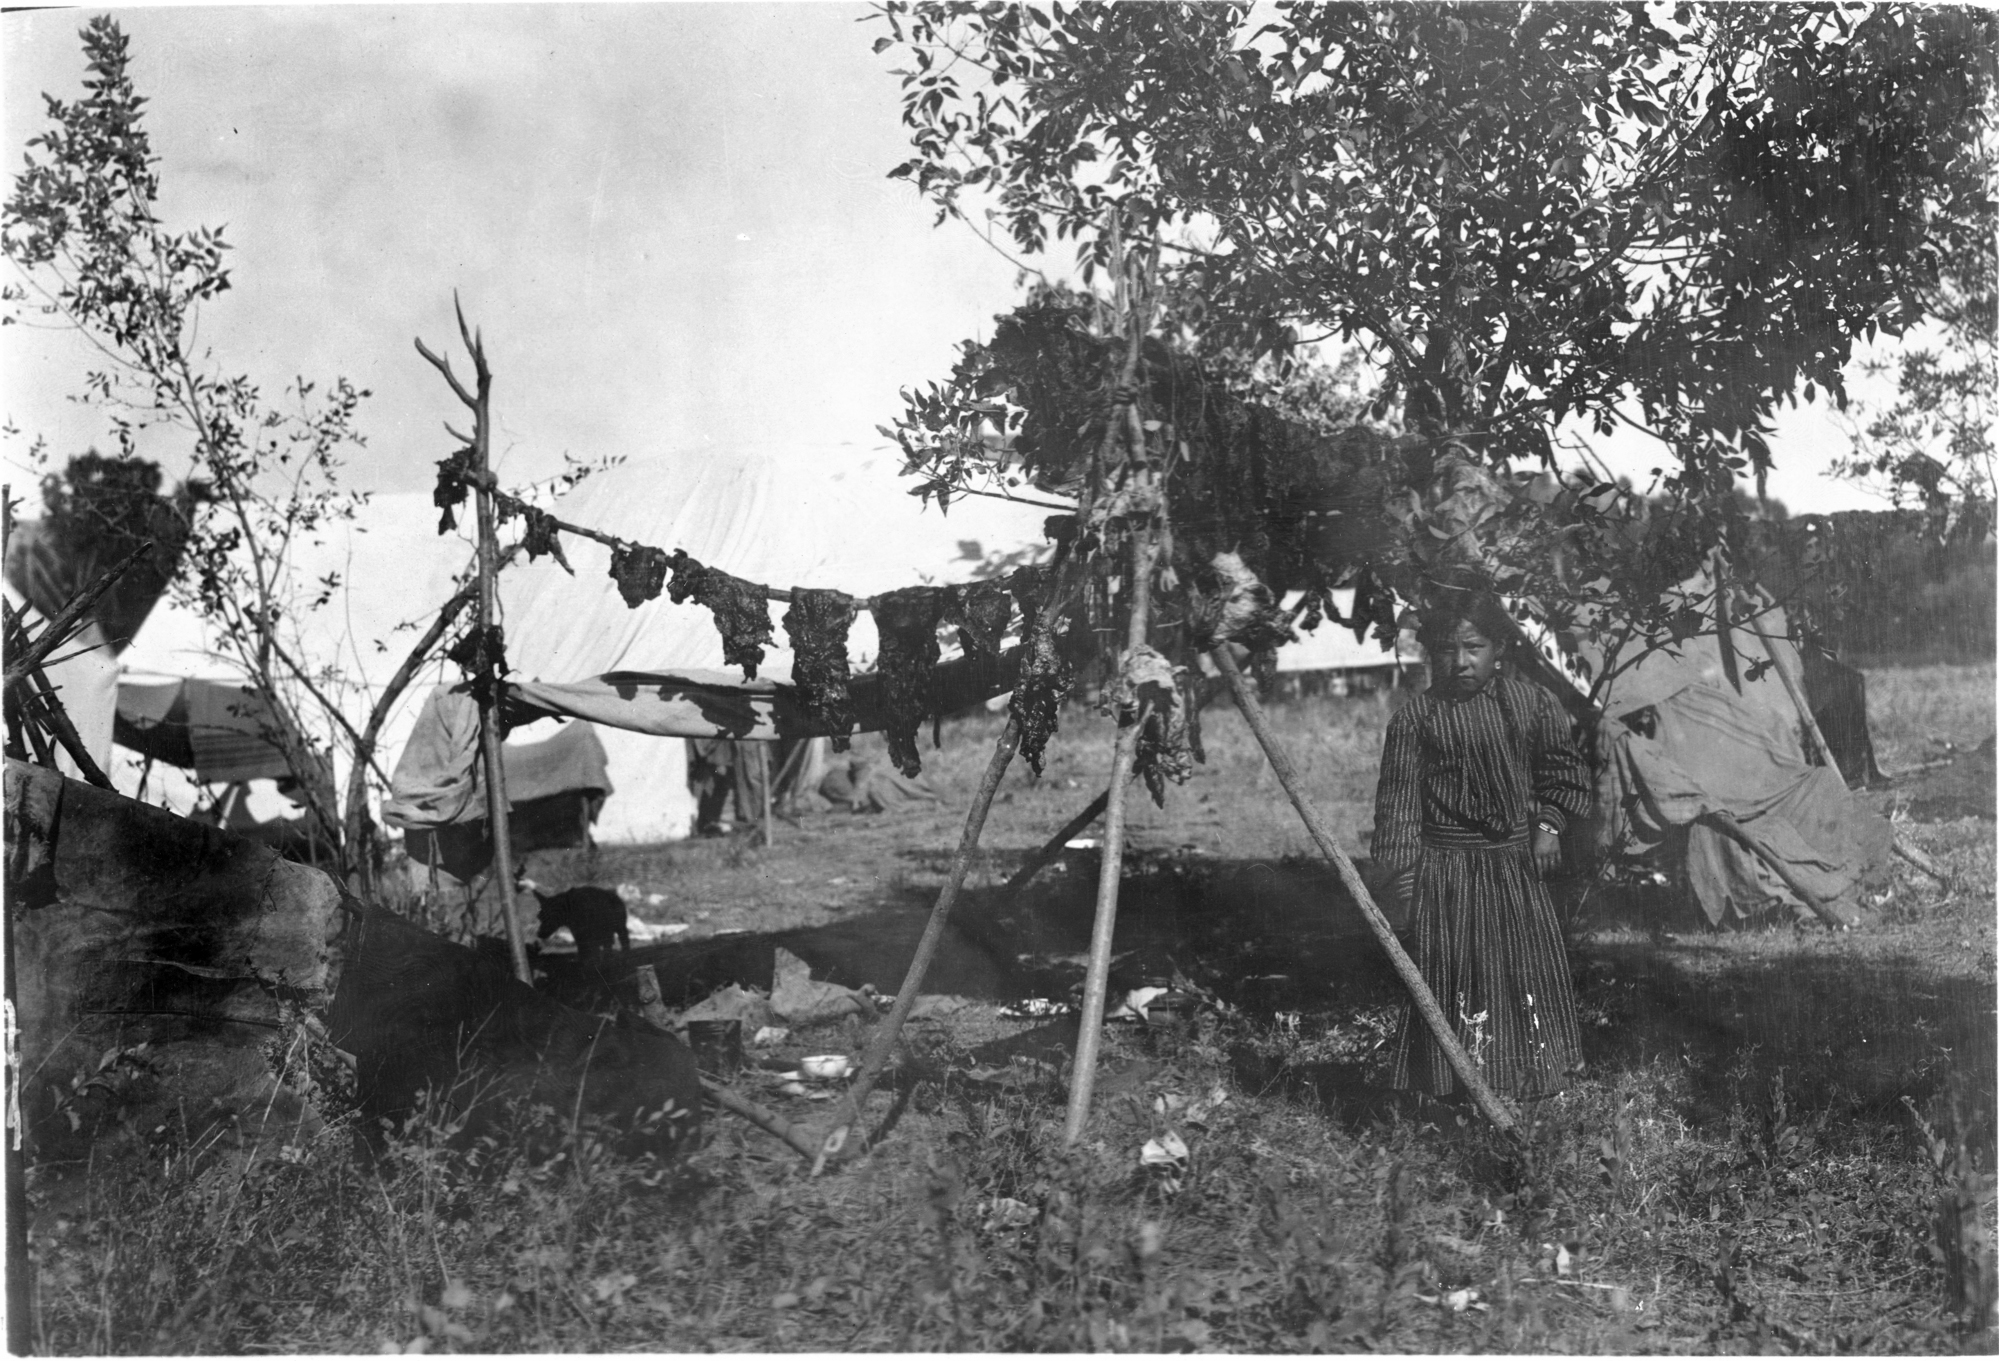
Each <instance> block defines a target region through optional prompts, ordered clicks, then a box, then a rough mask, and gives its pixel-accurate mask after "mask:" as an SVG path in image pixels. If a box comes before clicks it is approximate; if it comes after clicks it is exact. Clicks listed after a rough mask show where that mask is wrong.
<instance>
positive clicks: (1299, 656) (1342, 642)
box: [1277, 589, 1423, 675]
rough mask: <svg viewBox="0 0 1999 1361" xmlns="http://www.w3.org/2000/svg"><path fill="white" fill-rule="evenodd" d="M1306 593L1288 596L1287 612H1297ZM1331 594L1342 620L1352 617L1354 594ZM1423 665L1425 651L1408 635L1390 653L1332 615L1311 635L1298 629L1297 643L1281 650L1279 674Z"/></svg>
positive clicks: (1398, 669)
mask: <svg viewBox="0 0 1999 1361" xmlns="http://www.w3.org/2000/svg"><path fill="white" fill-rule="evenodd" d="M1302 594H1303V593H1302V592H1295V591H1294V592H1292V593H1291V594H1290V595H1288V596H1286V597H1285V598H1284V608H1285V609H1286V610H1287V611H1289V610H1291V609H1295V608H1296V607H1297V604H1298V601H1299V599H1300V598H1301V597H1302ZM1331 594H1332V604H1333V608H1334V609H1336V610H1338V611H1339V613H1340V615H1341V617H1343V618H1350V617H1351V616H1352V614H1353V597H1354V593H1353V591H1352V590H1351V589H1346V590H1338V591H1334V592H1332V593H1331ZM1422 664H1423V652H1422V649H1421V648H1419V647H1417V646H1416V643H1415V640H1414V639H1413V638H1411V637H1408V636H1406V634H1405V636H1403V637H1399V638H1397V639H1396V644H1395V649H1394V650H1393V651H1388V650H1386V649H1384V648H1383V647H1382V646H1381V644H1380V643H1378V642H1376V641H1375V640H1374V638H1373V636H1372V635H1370V636H1368V637H1366V638H1356V637H1354V632H1353V629H1352V627H1351V626H1349V625H1346V624H1341V623H1337V622H1335V621H1334V620H1333V619H1332V618H1331V617H1330V616H1329V617H1328V618H1327V619H1326V620H1325V621H1324V622H1323V623H1321V624H1320V625H1319V627H1318V628H1316V629H1314V630H1313V631H1312V632H1310V633H1307V632H1305V631H1304V630H1303V629H1300V630H1298V640H1297V641H1296V642H1292V643H1286V644H1285V645H1284V646H1282V647H1280V648H1278V649H1277V672H1278V674H1279V675H1288V674H1310V673H1312V672H1317V671H1349V672H1351V671H1401V670H1405V669H1407V668H1409V667H1415V666H1421V665H1422Z"/></svg>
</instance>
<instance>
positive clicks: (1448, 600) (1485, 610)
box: [1416, 591, 1513, 647]
mask: <svg viewBox="0 0 1999 1361" xmlns="http://www.w3.org/2000/svg"><path fill="white" fill-rule="evenodd" d="M1459 624H1470V625H1471V626H1472V627H1473V628H1474V629H1477V630H1478V632H1479V634H1480V636H1482V637H1484V638H1486V639H1487V640H1489V641H1491V642H1494V643H1497V644H1499V645H1501V646H1502V647H1503V646H1505V645H1506V644H1507V643H1508V642H1510V641H1511V640H1512V637H1513V622H1512V618H1511V616H1509V615H1508V614H1507V613H1506V607H1505V606H1504V605H1502V604H1500V603H1499V597H1498V596H1496V595H1494V594H1493V593H1492V592H1490V591H1445V592H1440V593H1439V595H1438V597H1437V598H1436V599H1435V600H1434V601H1432V602H1431V604H1430V605H1429V607H1428V608H1427V609H1425V610H1424V611H1423V616H1422V620H1421V622H1420V623H1419V624H1418V626H1417V630H1416V637H1417V640H1418V641H1419V642H1421V643H1423V644H1424V645H1426V646H1427V645H1429V644H1430V643H1431V642H1433V641H1434V640H1436V639H1438V638H1441V637H1443V636H1444V635H1445V634H1448V633H1449V632H1451V631H1452V630H1453V629H1455V628H1456V627H1457V626H1458V625H1459Z"/></svg>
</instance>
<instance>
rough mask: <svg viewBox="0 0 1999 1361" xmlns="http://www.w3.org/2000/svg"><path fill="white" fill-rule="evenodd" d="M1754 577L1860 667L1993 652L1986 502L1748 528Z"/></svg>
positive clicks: (1968, 658) (1987, 657) (1988, 657)
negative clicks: (1943, 509) (1798, 605)
mask: <svg viewBox="0 0 1999 1361" xmlns="http://www.w3.org/2000/svg"><path fill="white" fill-rule="evenodd" d="M1753 529H1754V531H1755V532H1754V533H1753V535H1752V542H1753V543H1754V545H1755V553H1754V556H1755V558H1756V560H1757V575H1758V577H1759V578H1760V579H1761V580H1762V581H1763V583H1764V584H1765V585H1767V586H1768V587H1770V589H1771V590H1772V591H1773V592H1775V593H1776V594H1777V595H1778V597H1779V598H1780V599H1784V600H1787V601H1795V602H1799V603H1801V604H1802V607H1803V608H1802V611H1801V613H1802V615H1803V617H1804V620H1805V623H1806V625H1807V626H1808V627H1809V628H1811V629H1812V630H1813V631H1814V632H1815V633H1817V634H1818V636H1819V637H1820V638H1821V639H1822V640H1823V641H1824V642H1825V643H1827V644H1828V645H1829V646H1831V647H1832V649H1833V650H1834V651H1835V652H1837V653H1838V654H1839V655H1840V656H1841V657H1842V658H1843V659H1845V660H1846V661H1848V662H1851V663H1854V664H1857V665H1861V666H1869V665H1875V666H1878V665H1901V664H1921V663H1940V662H1942V663H1948V662H1980V661H1984V662H1989V661H1992V660H1993V658H1994V655H1995V637H1994V627H1993V619H1994V610H1995V603H1996V602H1995V565H1994V548H1993V538H1992V518H1991V513H1990V508H1989V507H1986V506H1983V505H1979V504H1974V505H1972V506H1971V507H1969V508H1963V507H1960V508H1956V509H1955V510H1954V512H1952V513H1948V514H1946V513H1944V512H1941V511H1938V512H1931V511H1922V510H1901V511H1848V512H1842V513H1839V514H1836V515H1802V516H1798V517H1796V518H1793V519H1787V520H1780V521H1763V522H1760V523H1758V524H1756V525H1755V526H1753Z"/></svg>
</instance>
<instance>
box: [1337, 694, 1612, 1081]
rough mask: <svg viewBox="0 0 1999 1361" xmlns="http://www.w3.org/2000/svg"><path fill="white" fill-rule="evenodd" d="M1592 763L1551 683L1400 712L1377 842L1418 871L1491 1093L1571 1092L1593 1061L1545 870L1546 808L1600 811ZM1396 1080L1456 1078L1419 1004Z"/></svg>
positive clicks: (1391, 867)
mask: <svg viewBox="0 0 1999 1361" xmlns="http://www.w3.org/2000/svg"><path fill="white" fill-rule="evenodd" d="M1589 806H1590V779H1589V768H1588V765H1587V763H1586V762H1585V760H1584V758H1583V756H1582V753H1581V752H1580V751H1579V750H1578V749H1577V747H1576V743H1575V739H1574V737H1573V735H1572V733H1571V730H1570V726H1569V720H1568V716H1567V715H1566V714H1564V713H1563V712H1562V709H1561V706H1560V705H1559V704H1557V703H1556V702H1555V699H1554V697H1553V696H1552V695H1550V694H1548V693H1547V692H1546V691H1545V690H1542V689H1541V688H1539V687H1538V686H1535V685H1531V684H1529V683H1527V682H1525V681H1519V680H1514V679H1512V678H1511V677H1508V676H1503V675H1502V676H1495V677H1494V678H1493V679H1492V681H1490V682H1489V683H1488V684H1487V685H1486V686H1485V688H1484V689H1482V690H1480V691H1479V692H1478V693H1476V694H1474V695H1471V696H1469V697H1466V698H1463V699H1455V698H1443V697H1441V696H1438V695H1436V694H1434V693H1426V694H1423V695H1420V696H1418V697H1417V698H1416V699H1415V700H1414V701H1412V702H1411V703H1410V704H1408V705H1407V706H1405V707H1404V708H1403V709H1402V710H1401V711H1400V712H1399V713H1397V714H1396V715H1395V717H1394V718H1393V719H1392V720H1390V722H1389V724H1388V740H1387V743H1386V745H1385V747H1384V748H1383V751H1382V757H1381V783H1380V785H1379V787H1378V789H1377V791H1376V794H1375V812H1374V843H1373V848H1372V849H1373V856H1374V861H1375V863H1376V864H1377V865H1379V866H1381V867H1382V868H1384V869H1386V870H1388V871H1390V872H1392V873H1394V874H1396V875H1397V876H1405V875H1407V874H1408V873H1409V872H1410V871H1412V870H1413V871H1414V888H1413V890H1412V893H1413V899H1414V904H1415V909H1414V919H1413V922H1412V927H1411V929H1412V932H1413V938H1414V949H1413V954H1414V956H1415V960H1416V966H1417V968H1418V969H1420V970H1421V971H1422V974H1423V979H1424V981H1425V982H1426V983H1428V984H1429V985H1430V991H1431V992H1432V993H1434V994H1435V995H1436V998H1437V1005H1438V1006H1440V1007H1441V1008H1443V1011H1444V1015H1445V1016H1447V1017H1448V1018H1450V1020H1451V1022H1452V1024H1453V1026H1454V1027H1455V1028H1456V1030H1457V1035H1458V1039H1459V1040H1460V1041H1461V1042H1462V1043H1463V1044H1464V1046H1465V1048H1466V1050H1467V1051H1468V1052H1469V1053H1470V1054H1471V1056H1472V1058H1473V1060H1474V1061H1475V1062H1476V1063H1478V1065H1479V1067H1480V1069H1481V1071H1482V1072H1483V1073H1484V1075H1485V1079H1486V1081H1487V1082H1488V1083H1489V1084H1490V1085H1491V1086H1492V1088H1493V1089H1494V1090H1495V1091H1498V1092H1501V1093H1504V1094H1506V1095H1509V1096H1516V1097H1531V1096H1542V1095H1546V1094H1548V1093H1551V1092H1556V1091H1559V1090H1561V1088H1563V1087H1564V1086H1566V1085H1567V1084H1568V1080H1569V1075H1570V1074H1571V1073H1573V1072H1574V1071H1575V1070H1576V1069H1577V1068H1578V1067H1579V1066H1580V1064H1581V1061H1582V1046H1581V1036H1580V1034H1579V1032H1578V1030H1577V1027H1576V1006H1575V997H1574V994H1573V992H1572V990H1571V986H1570V982H1569V966H1568V960H1567V957H1566V956H1565V954H1564V952H1563V947H1562V931H1561V925H1560V923H1559V922H1558V921H1557V920H1556V917H1555V908H1554V904H1553V903H1552V902H1551V901H1550V900H1549V898H1548V891H1547V889H1546V887H1544V886H1543V884H1542V883H1541V879H1540V876H1539V875H1538V874H1537V873H1536V871H1535V868H1534V853H1533V845H1532V834H1533V825H1534V823H1535V822H1536V821H1547V822H1551V823H1553V824H1554V825H1556V826H1557V827H1566V826H1567V825H1568V823H1569V822H1570V821H1571V820H1573V819H1576V818H1579V817H1582V816H1583V815H1584V814H1585V813H1587V812H1588V811H1589ZM1395 1085H1396V1086H1397V1087H1404V1088H1413V1089H1415V1090H1417V1091H1423V1092H1429V1093H1431V1094H1433V1095H1436V1096H1448V1095H1450V1094H1451V1093H1452V1092H1453V1091H1454V1090H1456V1088H1457V1085H1458V1084H1457V1080H1456V1077H1455V1076H1454V1075H1453V1074H1452V1072H1451V1069H1450V1065H1449V1064H1448V1063H1447V1062H1446V1061H1445V1059H1444V1055H1443V1052H1442V1050H1440V1049H1439V1048H1438V1047H1437V1044H1436V1042H1435V1040H1434V1039H1432V1038H1431V1035H1430V1032H1429V1029H1428V1027H1427V1026H1425V1025H1424V1024H1423V1020H1422V1018H1421V1017H1420V1016H1418V1015H1417V1014H1416V1012H1415V1009H1414V1008H1413V1007H1411V1008H1409V1010H1408V1012H1407V1013H1406V1014H1405V1015H1404V1017H1403V1020H1402V1033H1401V1038H1400V1039H1399V1041H1398V1042H1397V1046H1396V1058H1395Z"/></svg>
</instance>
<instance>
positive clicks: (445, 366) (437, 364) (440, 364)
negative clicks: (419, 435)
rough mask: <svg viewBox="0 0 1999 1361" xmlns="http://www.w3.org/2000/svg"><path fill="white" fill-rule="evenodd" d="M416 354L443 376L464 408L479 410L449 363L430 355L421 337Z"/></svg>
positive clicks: (477, 404)
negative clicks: (463, 404) (427, 361)
mask: <svg viewBox="0 0 1999 1361" xmlns="http://www.w3.org/2000/svg"><path fill="white" fill-rule="evenodd" d="M416 352H417V353H418V354H420V355H422V356H423V357H424V358H425V359H427V360H429V361H430V366H431V367H432V368H434V369H436V370H437V371H438V372H439V373H441V374H443V375H444V381H445V382H447V383H449V384H451V390H452V391H453V392H455V393H457V394H458V400H459V401H461V402H463V403H465V405H466V406H468V407H470V408H472V410H474V411H477V410H478V409H479V403H478V402H476V401H475V400H473V397H472V394H471V393H469V392H467V391H466V390H465V385H464V384H463V383H461V382H459V381H458V375H457V374H455V373H453V372H452V371H451V361H450V360H449V359H440V358H438V357H437V356H436V355H434V354H432V353H431V352H430V347H429V346H428V345H425V344H424V343H423V338H422V337H421V336H419V337H418V338H417V342H416ZM445 428H446V429H449V428H450V427H449V426H447V427H445Z"/></svg>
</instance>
